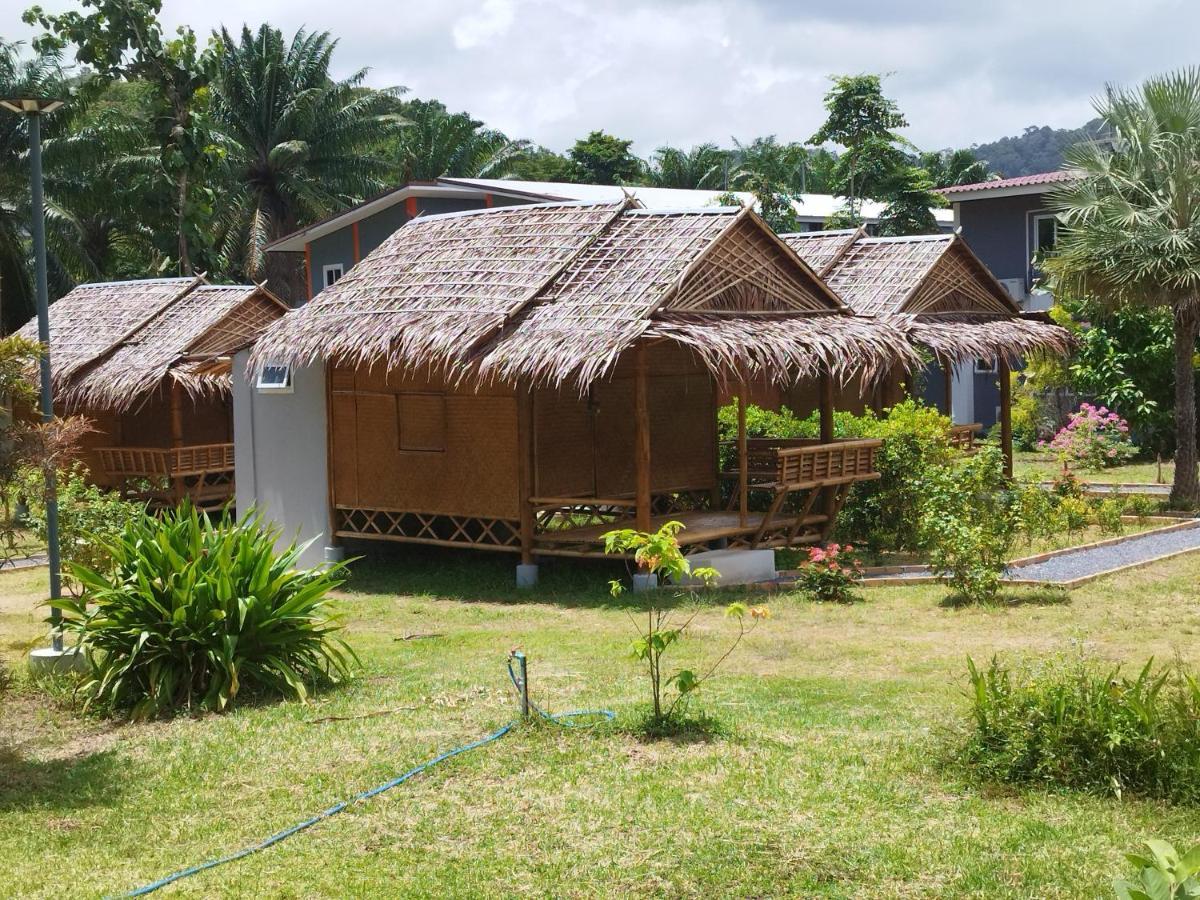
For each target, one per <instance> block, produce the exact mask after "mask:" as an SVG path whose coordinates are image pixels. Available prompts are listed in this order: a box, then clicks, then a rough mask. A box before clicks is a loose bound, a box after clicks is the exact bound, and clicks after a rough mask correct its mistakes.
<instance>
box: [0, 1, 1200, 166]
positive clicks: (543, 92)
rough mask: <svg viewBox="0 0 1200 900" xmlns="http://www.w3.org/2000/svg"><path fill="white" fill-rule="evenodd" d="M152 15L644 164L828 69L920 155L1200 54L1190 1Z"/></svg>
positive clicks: (277, 5) (617, 5)
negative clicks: (319, 47)
mask: <svg viewBox="0 0 1200 900" xmlns="http://www.w3.org/2000/svg"><path fill="white" fill-rule="evenodd" d="M31 2H32V0H0V10H3V13H4V16H3V20H2V21H4V22H5V25H6V27H5V28H4V29H3V31H2V32H0V33H3V35H4V36H5V37H6V38H8V39H14V38H27V37H28V36H29V34H30V32H29V30H28V29H27V28H26V27H25V26H23V25H22V24H21V23H20V13H21V11H22V10H23V9H24V8H25V7H27V6H28V5H30V3H31ZM41 2H42V5H43V6H44V7H45V8H47V9H50V10H58V9H62V8H66V7H69V6H72V5H75V4H72V3H70V2H68V0H41ZM248 17H249V18H248ZM163 18H164V21H165V22H166V23H167V24H168V25H169V26H170V27H171V28H172V29H173V28H174V26H175V25H177V24H181V23H187V24H190V25H191V26H193V27H194V28H196V29H197V30H201V31H207V30H208V29H210V28H212V27H215V26H217V25H219V24H225V25H226V26H229V27H238V26H240V25H241V24H242V23H243V21H249V23H250V24H251V25H252V26H254V25H257V24H258V23H259V22H261V21H264V20H265V21H269V22H271V23H272V24H274V25H276V26H278V27H281V28H283V29H284V30H285V32H287V33H289V34H290V33H291V32H292V31H294V30H295V29H296V28H298V27H300V26H305V27H307V28H309V29H324V30H329V31H331V32H332V33H333V34H334V35H335V36H337V37H338V38H339V39H340V45H339V48H338V51H337V53H336V55H335V57H334V64H335V68H336V69H337V74H340V75H345V74H348V73H349V72H351V71H353V70H355V69H358V68H360V67H369V68H370V70H371V71H370V74H369V76H368V79H369V82H370V83H371V84H374V85H377V86H385V85H404V86H406V87H407V88H409V90H410V93H411V95H413V96H417V97H422V98H425V97H436V98H438V99H440V100H442V101H443V102H445V103H446V105H447V106H449V107H450V108H451V109H452V110H455V111H457V110H464V109H465V110H467V111H469V112H471V113H472V114H474V115H475V116H476V117H477V118H480V119H483V120H484V121H486V122H487V123H488V124H489V125H492V126H494V127H497V128H501V129H503V130H504V131H505V132H507V133H508V134H509V135H510V136H512V137H524V138H529V139H532V140H534V141H536V142H538V143H541V144H544V145H546V146H548V147H551V148H553V149H555V150H563V149H565V148H566V147H568V146H569V145H570V144H571V143H572V142H573V141H574V140H575V139H576V138H577V137H580V136H582V135H584V134H586V133H587V132H588V131H590V130H592V129H596V128H603V129H605V130H606V131H610V132H613V133H615V134H618V135H620V136H622V137H629V138H633V139H635V141H636V144H635V150H636V151H637V152H638V153H640V154H642V155H647V154H649V153H650V152H651V151H652V150H653V149H654V148H655V147H657V146H658V145H660V144H663V143H671V144H675V145H682V146H691V145H693V144H696V143H700V142H703V141H715V142H718V143H722V144H728V142H729V139H730V137H731V136H732V137H737V138H739V139H742V140H748V139H750V138H752V137H754V136H756V135H762V134H771V133H774V134H777V135H778V136H779V137H780V138H781V139H783V140H803V139H806V138H807V137H808V136H809V135H811V134H812V132H813V131H814V130H815V129H816V128H817V126H818V125H819V124H820V122H821V120H822V118H823V115H822V113H823V110H822V108H821V97H822V95H823V94H824V92H825V90H826V88H827V85H828V80H827V79H828V76H829V75H830V74H831V73H851V72H884V73H891V74H890V75H889V77H888V79H887V81H886V82H885V87H886V90H887V92H888V93H889V94H890V95H891V96H893V97H894V98H895V99H896V100H897V101H898V102H899V104H900V107H901V109H902V110H903V111H904V113H905V114H906V115H907V116H908V119H909V122H910V123H911V126H910V128H909V129H908V131H907V134H908V136H909V137H910V138H911V139H912V140H913V141H914V142H916V143H917V144H918V145H919V146H921V147H922V148H925V149H935V148H941V147H947V146H962V145H968V144H971V143H975V142H982V141H989V140H993V139H995V138H998V137H1001V136H1003V135H1006V134H1017V133H1019V132H1020V131H1021V130H1022V129H1023V128H1024V127H1025V126H1026V125H1035V124H1036V125H1051V126H1055V127H1074V126H1077V125H1080V124H1082V123H1083V122H1084V121H1086V120H1087V119H1088V118H1090V117H1091V107H1090V99H1091V97H1093V96H1094V95H1095V94H1096V93H1097V92H1098V91H1100V90H1101V89H1102V87H1103V85H1104V84H1105V82H1118V83H1132V82H1136V81H1137V80H1138V79H1140V78H1143V77H1144V76H1147V75H1150V74H1152V73H1155V72H1159V71H1163V70H1166V69H1169V68H1173V67H1177V66H1183V65H1190V64H1193V63H1196V62H1200V52H1197V36H1198V35H1200V3H1197V2H1195V0H1191V2H1185V0H1123V2H1118V0H1041V2H1028V0H987V2H981V0H921V2H917V3H905V2H899V0H877V2H872V0H819V2H808V0H725V2H719V0H691V2H689V0H642V2H633V0H629V2H621V0H611V2H607V0H249V2H247V0H164V10H163Z"/></svg>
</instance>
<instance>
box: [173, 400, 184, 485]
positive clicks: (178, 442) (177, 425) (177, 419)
mask: <svg viewBox="0 0 1200 900" xmlns="http://www.w3.org/2000/svg"><path fill="white" fill-rule="evenodd" d="M182 393H183V389H182V388H181V387H180V386H179V382H178V381H172V382H171V449H172V450H173V451H174V452H173V453H172V454H171V457H172V466H171V469H172V472H171V485H172V488H173V489H174V492H175V502H176V503H180V502H182V500H183V493H184V491H183V479H182V478H181V477H180V476H178V475H176V474H175V471H174V470H175V469H176V468H177V467H178V465H179V451H180V450H181V449H182V448H183V396H182Z"/></svg>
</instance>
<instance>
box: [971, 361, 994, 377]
mask: <svg viewBox="0 0 1200 900" xmlns="http://www.w3.org/2000/svg"><path fill="white" fill-rule="evenodd" d="M984 362H985V361H984V360H982V359H979V358H978V357H977V358H976V359H975V365H974V367H973V368H974V371H975V374H976V375H995V374H996V364H995V363H994V362H991V363H987V364H986V365H985V364H984Z"/></svg>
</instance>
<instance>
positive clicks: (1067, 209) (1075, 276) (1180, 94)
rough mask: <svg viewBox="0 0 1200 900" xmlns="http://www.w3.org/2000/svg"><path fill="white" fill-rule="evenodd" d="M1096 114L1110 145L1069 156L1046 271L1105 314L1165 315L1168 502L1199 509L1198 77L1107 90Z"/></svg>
mask: <svg viewBox="0 0 1200 900" xmlns="http://www.w3.org/2000/svg"><path fill="white" fill-rule="evenodd" d="M1096 110H1097V112H1098V113H1099V114H1100V116H1101V117H1102V118H1103V120H1104V122H1105V124H1106V125H1108V126H1109V127H1110V128H1111V129H1112V140H1111V142H1107V141H1106V142H1104V143H1099V142H1096V143H1091V144H1085V145H1081V146H1078V147H1076V148H1074V149H1071V150H1069V151H1067V154H1066V164H1067V167H1068V168H1069V169H1070V170H1071V171H1072V172H1073V173H1074V174H1075V175H1076V178H1075V179H1073V180H1072V181H1069V182H1064V183H1062V184H1061V185H1060V186H1059V187H1058V188H1057V189H1056V190H1055V191H1054V192H1053V193H1052V195H1051V204H1052V206H1053V208H1054V209H1055V210H1056V211H1057V212H1058V215H1059V219H1060V221H1061V223H1062V226H1063V227H1062V228H1061V229H1060V232H1059V235H1058V240H1057V244H1056V248H1055V252H1054V253H1053V254H1051V255H1050V256H1049V258H1047V259H1046V260H1044V262H1043V263H1042V267H1043V269H1044V270H1045V271H1047V272H1048V273H1049V274H1050V276H1051V279H1052V282H1053V285H1054V286H1055V288H1056V289H1057V290H1061V291H1067V292H1069V293H1072V294H1074V295H1075V296H1086V297H1092V298H1095V299H1096V300H1097V301H1098V302H1101V303H1104V304H1105V305H1106V306H1108V307H1109V308H1121V307H1124V306H1144V307H1151V306H1160V307H1167V308H1169V309H1170V310H1171V314H1172V320H1173V321H1172V324H1173V329H1174V367H1175V438H1176V451H1175V481H1174V484H1173V485H1172V487H1171V500H1172V502H1173V503H1176V504H1181V505H1186V506H1195V505H1197V504H1200V473H1198V471H1197V455H1196V395H1195V386H1196V376H1195V352H1196V337H1197V331H1198V330H1200V237H1198V235H1200V166H1198V165H1197V160H1200V69H1185V70H1181V71H1178V72H1175V73H1172V74H1169V75H1164V76H1160V77H1157V78H1152V79H1150V80H1148V81H1147V82H1145V84H1143V85H1142V86H1141V87H1140V88H1137V89H1134V90H1130V89H1123V88H1116V87H1111V86H1110V87H1108V88H1107V89H1106V92H1105V94H1104V96H1103V97H1102V98H1101V99H1100V100H1099V101H1097V104H1096Z"/></svg>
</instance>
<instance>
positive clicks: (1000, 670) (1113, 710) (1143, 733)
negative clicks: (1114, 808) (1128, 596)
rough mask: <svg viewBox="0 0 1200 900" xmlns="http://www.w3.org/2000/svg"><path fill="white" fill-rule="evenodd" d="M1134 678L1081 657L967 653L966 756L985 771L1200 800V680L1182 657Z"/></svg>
mask: <svg viewBox="0 0 1200 900" xmlns="http://www.w3.org/2000/svg"><path fill="white" fill-rule="evenodd" d="M1153 663H1154V661H1153V660H1150V661H1149V662H1147V663H1146V665H1145V666H1144V667H1143V668H1142V670H1141V671H1140V672H1139V673H1138V675H1137V676H1136V677H1134V678H1128V677H1126V676H1124V675H1123V674H1122V673H1121V670H1120V668H1119V667H1118V668H1115V669H1113V668H1102V667H1101V666H1100V665H1099V664H1097V663H1094V662H1089V661H1087V660H1083V659H1078V660H1074V661H1072V662H1068V663H1063V662H1061V661H1050V662H1043V663H1041V664H1039V665H1036V666H1034V667H1032V668H1023V669H1012V668H1010V667H1009V666H1007V665H1004V664H1002V663H1000V662H999V661H998V660H997V659H993V660H992V661H991V664H990V665H989V666H988V667H987V668H986V669H980V668H978V667H977V666H976V665H975V663H974V661H973V660H970V659H968V661H967V667H968V672H969V682H970V692H969V697H970V701H971V713H972V718H973V726H972V729H971V732H970V735H969V737H968V739H967V741H966V744H965V747H964V748H963V758H964V760H965V761H966V762H967V763H968V764H969V765H970V766H971V767H973V768H974V769H975V770H976V771H977V772H979V773H980V774H981V775H983V776H984V777H985V778H989V779H993V780H997V781H1006V782H1018V783H1032V784H1042V785H1053V786H1058V787H1067V788H1075V789H1080V790H1087V791H1094V792H1099V793H1107V794H1116V795H1117V796H1122V795H1124V794H1136V795H1139V796H1145V797H1153V798H1159V799H1167V800H1173V801H1178V802H1188V803H1194V802H1197V801H1200V779H1197V778H1196V766H1197V764H1198V763H1200V685H1197V683H1196V680H1195V679H1194V678H1193V677H1192V675H1191V674H1189V673H1188V671H1187V670H1186V669H1185V668H1184V667H1183V666H1182V665H1180V664H1176V665H1174V666H1169V667H1164V668H1160V669H1155V667H1154V664H1153Z"/></svg>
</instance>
